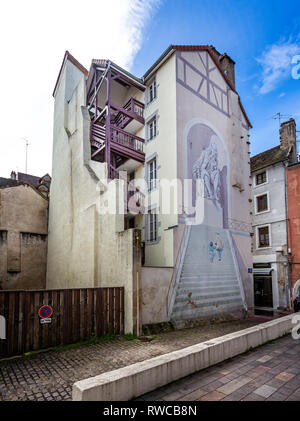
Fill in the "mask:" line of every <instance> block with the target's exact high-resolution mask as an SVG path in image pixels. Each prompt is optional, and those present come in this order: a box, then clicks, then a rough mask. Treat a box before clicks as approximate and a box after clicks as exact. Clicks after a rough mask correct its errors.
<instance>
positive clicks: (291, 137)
mask: <svg viewBox="0 0 300 421" xmlns="http://www.w3.org/2000/svg"><path fill="white" fill-rule="evenodd" d="M279 135H280V147H281V149H287V148H289V147H290V146H294V147H295V149H296V123H295V120H294V119H293V118H290V119H289V120H288V121H285V122H284V123H281V125H280V130H279Z"/></svg>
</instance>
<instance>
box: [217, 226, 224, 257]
mask: <svg viewBox="0 0 300 421" xmlns="http://www.w3.org/2000/svg"><path fill="white" fill-rule="evenodd" d="M216 250H217V253H218V257H219V262H221V260H222V251H223V243H222V240H221V237H220V234H219V233H218V232H217V237H216Z"/></svg>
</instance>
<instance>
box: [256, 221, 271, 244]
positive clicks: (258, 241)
mask: <svg viewBox="0 0 300 421" xmlns="http://www.w3.org/2000/svg"><path fill="white" fill-rule="evenodd" d="M262 229H267V230H268V234H267V235H268V240H269V242H268V244H267V245H266V244H263V245H261V243H260V230H262ZM264 238H266V234H265V236H264ZM271 247H272V238H271V225H270V224H266V225H260V226H258V227H256V249H257V250H262V249H267V248H271Z"/></svg>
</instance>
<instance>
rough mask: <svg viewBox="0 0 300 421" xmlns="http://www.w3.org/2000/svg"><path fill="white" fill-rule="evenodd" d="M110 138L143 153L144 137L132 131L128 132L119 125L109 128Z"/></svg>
mask: <svg viewBox="0 0 300 421" xmlns="http://www.w3.org/2000/svg"><path fill="white" fill-rule="evenodd" d="M111 140H112V141H113V142H115V143H117V144H119V145H121V146H125V147H126V148H129V149H132V150H133V151H136V152H140V153H142V154H144V139H142V138H141V137H139V136H136V135H134V134H132V133H128V132H126V131H125V130H123V129H120V128H119V127H116V126H113V127H112V128H111Z"/></svg>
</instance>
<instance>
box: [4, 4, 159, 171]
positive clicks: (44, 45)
mask: <svg viewBox="0 0 300 421" xmlns="http://www.w3.org/2000/svg"><path fill="white" fill-rule="evenodd" d="M161 3H162V0H147V1H144V0H113V1H111V2H109V1H105V0H86V1H85V2H82V1H81V0H63V1H61V0H51V1H49V2H46V1H40V0H26V1H23V0H11V1H9V2H3V4H2V5H1V18H2V19H1V25H0V38H1V40H2V43H1V63H2V64H1V67H0V80H1V81H2V84H1V103H0V115H1V135H0V176H9V174H10V171H11V170H12V169H15V170H19V171H24V167H25V142H24V141H23V140H21V138H22V137H25V138H27V139H29V141H30V143H31V145H30V146H29V149H28V172H30V173H32V174H36V175H42V174H45V173H46V172H51V166H52V165H51V164H52V162H51V161H52V159H51V151H52V120H53V98H52V91H53V88H54V85H55V81H56V78H57V75H58V72H59V68H60V65H61V62H62V59H63V56H64V52H65V50H69V51H70V53H71V54H72V55H73V56H75V58H76V59H77V60H79V61H80V62H81V63H82V64H83V65H84V66H85V67H87V68H89V66H90V63H91V60H92V59H93V58H109V59H111V60H113V61H114V62H115V63H117V64H119V65H120V66H122V67H125V68H126V69H128V70H131V68H132V65H133V62H134V58H135V56H136V54H137V52H138V51H139V49H140V48H141V46H142V43H143V40H144V36H145V33H146V31H147V29H148V28H149V27H150V22H151V19H152V18H153V17H154V15H155V13H156V12H157V11H158V9H159V7H160V5H161ZM138 76H139V75H138Z"/></svg>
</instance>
